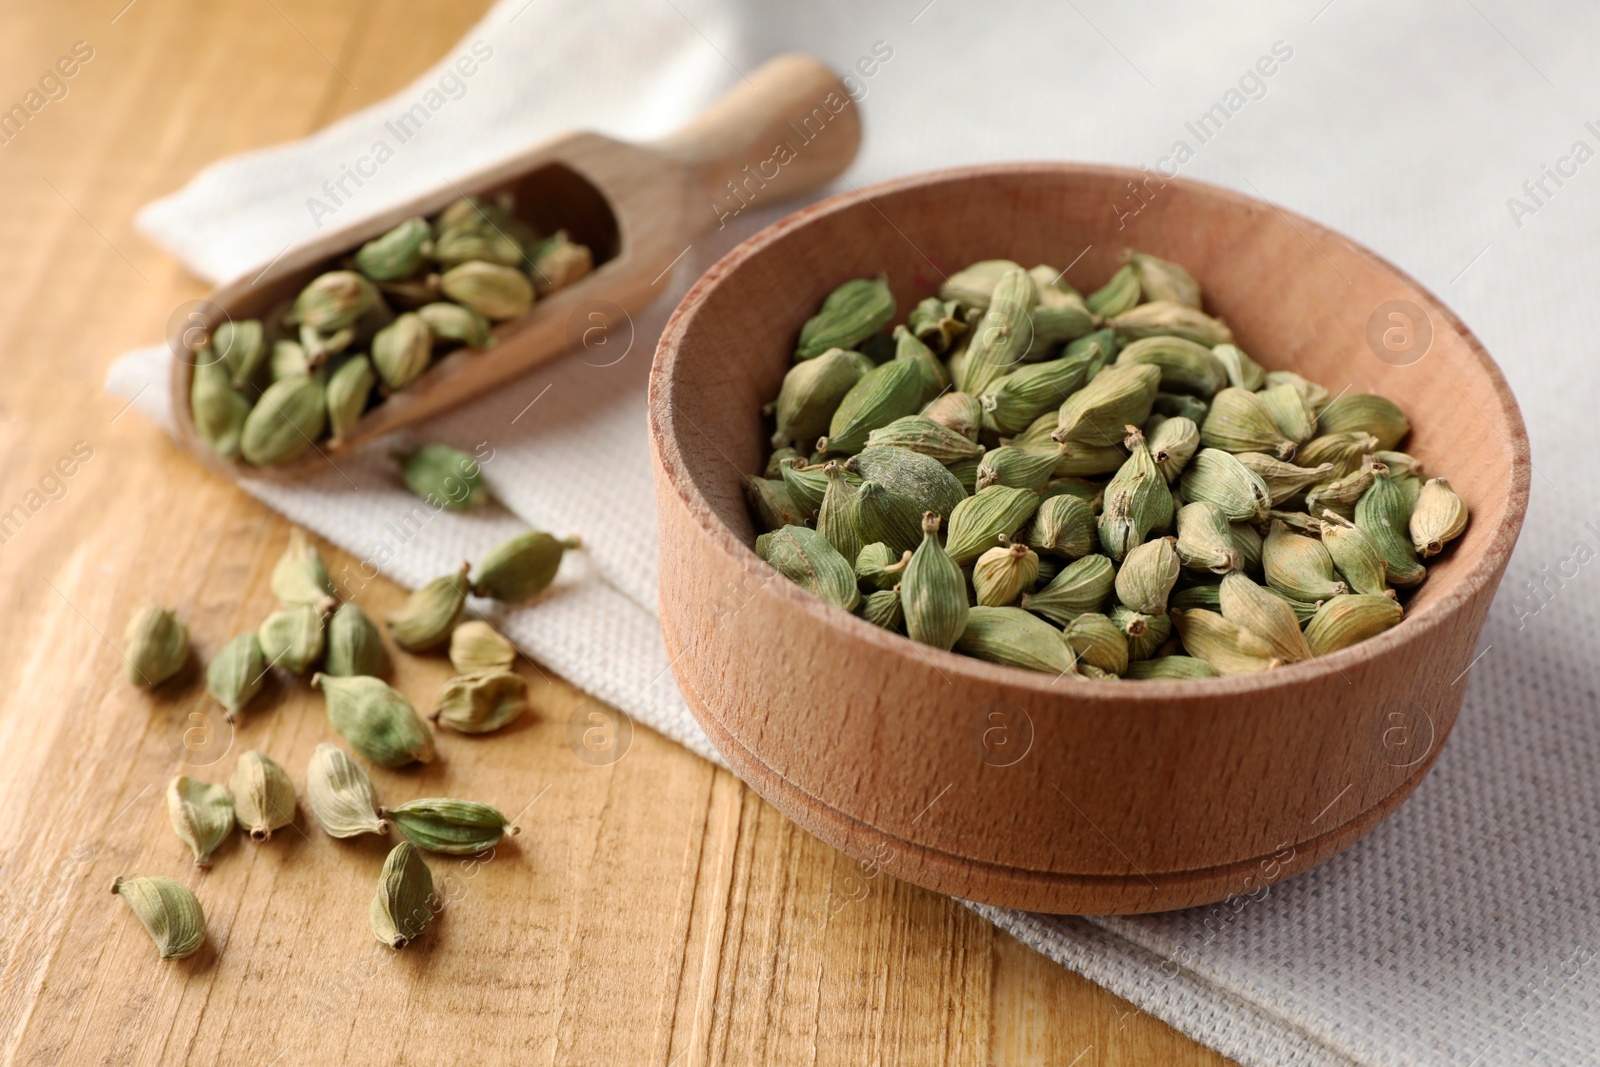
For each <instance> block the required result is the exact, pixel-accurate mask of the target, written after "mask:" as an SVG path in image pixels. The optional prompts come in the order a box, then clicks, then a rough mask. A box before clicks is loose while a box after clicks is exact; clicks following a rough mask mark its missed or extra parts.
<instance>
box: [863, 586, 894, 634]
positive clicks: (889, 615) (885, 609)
mask: <svg viewBox="0 0 1600 1067" xmlns="http://www.w3.org/2000/svg"><path fill="white" fill-rule="evenodd" d="M856 610H857V611H859V612H860V613H861V617H862V618H863V619H866V620H867V621H868V622H870V623H871V624H872V625H874V626H877V627H880V628H882V629H885V630H891V631H896V632H898V631H899V630H900V628H901V627H903V626H904V625H905V621H906V610H905V604H904V603H902V602H901V600H900V587H899V586H895V587H894V588H893V589H877V590H874V591H873V592H870V593H868V594H867V595H866V596H864V597H862V598H861V604H860V606H859V607H858V608H857V609H856Z"/></svg>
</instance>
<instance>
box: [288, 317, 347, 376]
mask: <svg viewBox="0 0 1600 1067" xmlns="http://www.w3.org/2000/svg"><path fill="white" fill-rule="evenodd" d="M355 339H356V328H355V327H354V326H346V327H344V328H343V329H342V330H334V331H333V332H332V333H323V332H322V331H321V330H317V329H313V328H312V327H310V326H302V327H300V350H301V351H303V352H304V353H305V355H306V366H307V368H308V369H316V368H318V367H321V366H322V365H323V364H325V363H327V362H328V361H329V360H330V359H332V358H333V357H334V356H337V355H339V354H340V353H341V352H343V351H344V350H345V349H347V348H349V347H350V346H351V345H352V344H354V343H355Z"/></svg>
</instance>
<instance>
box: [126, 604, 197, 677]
mask: <svg viewBox="0 0 1600 1067" xmlns="http://www.w3.org/2000/svg"><path fill="white" fill-rule="evenodd" d="M122 647H123V649H124V651H123V653H122V656H123V658H124V659H125V660H127V661H128V680H129V681H131V682H132V683H133V684H134V685H142V686H145V687H146V688H149V687H151V686H157V685H160V684H161V683H162V682H164V681H166V680H167V679H168V678H171V677H172V676H173V675H174V674H177V673H178V672H179V671H180V670H182V669H183V665H184V664H185V663H187V662H188V661H189V628H188V627H187V626H185V625H184V624H183V623H181V622H179V621H178V617H177V616H176V615H174V614H173V613H172V612H170V611H168V610H167V609H166V608H163V607H161V606H159V605H157V604H151V605H150V606H149V607H147V608H145V609H143V610H142V611H140V612H139V614H137V615H135V616H134V617H133V618H132V619H130V620H129V621H128V628H127V629H126V630H125V631H124V632H123V635H122Z"/></svg>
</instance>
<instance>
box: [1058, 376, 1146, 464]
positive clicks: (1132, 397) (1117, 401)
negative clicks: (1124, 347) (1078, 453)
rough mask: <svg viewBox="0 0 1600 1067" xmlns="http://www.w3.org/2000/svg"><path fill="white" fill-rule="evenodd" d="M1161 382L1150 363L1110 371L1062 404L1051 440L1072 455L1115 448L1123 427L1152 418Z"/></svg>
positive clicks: (1092, 380) (1120, 438) (1096, 378)
mask: <svg viewBox="0 0 1600 1067" xmlns="http://www.w3.org/2000/svg"><path fill="white" fill-rule="evenodd" d="M1160 382H1161V370H1160V369H1159V368H1157V367H1153V366H1151V365H1150V364H1148V363H1119V364H1115V365H1113V366H1110V367H1107V368H1106V369H1105V370H1103V371H1101V372H1100V374H1099V375H1097V376H1096V377H1095V378H1093V379H1091V380H1090V382H1089V384H1088V385H1086V386H1084V387H1083V388H1082V389H1080V390H1078V391H1077V392H1076V393H1073V394H1072V395H1071V396H1069V397H1067V399H1066V400H1065V401H1063V402H1062V404H1061V407H1060V408H1059V409H1058V410H1057V412H1056V429H1055V431H1054V432H1053V433H1052V434H1051V435H1050V436H1051V437H1052V438H1053V439H1054V440H1055V441H1057V442H1059V443H1060V444H1063V445H1066V446H1067V449H1068V451H1069V452H1071V451H1074V450H1076V449H1078V448H1080V447H1090V448H1105V447H1108V446H1115V445H1116V443H1117V442H1118V441H1120V440H1122V435H1123V427H1125V426H1128V425H1130V424H1131V425H1135V426H1137V425H1140V424H1142V423H1143V422H1144V421H1145V420H1146V419H1148V418H1149V417H1150V405H1151V403H1152V401H1154V399H1155V395H1156V388H1157V386H1158V385H1159V384H1160Z"/></svg>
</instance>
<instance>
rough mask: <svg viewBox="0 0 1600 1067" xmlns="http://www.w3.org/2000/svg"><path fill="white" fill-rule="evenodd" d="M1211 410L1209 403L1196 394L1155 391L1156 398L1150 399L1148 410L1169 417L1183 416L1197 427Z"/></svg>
mask: <svg viewBox="0 0 1600 1067" xmlns="http://www.w3.org/2000/svg"><path fill="white" fill-rule="evenodd" d="M1210 411H1211V405H1210V404H1207V403H1206V402H1205V401H1204V400H1201V399H1200V398H1199V397H1197V396H1185V395H1183V394H1182V393H1163V392H1159V391H1158V392H1157V393H1156V398H1155V399H1154V400H1152V401H1150V412H1151V414H1153V415H1165V416H1166V417H1167V418H1169V419H1176V418H1184V419H1188V420H1189V421H1190V422H1192V423H1194V424H1195V426H1196V427H1198V426H1199V425H1200V424H1201V423H1203V422H1205V421H1206V415H1207V414H1209V413H1210Z"/></svg>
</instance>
